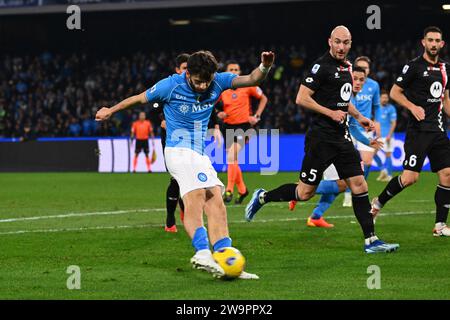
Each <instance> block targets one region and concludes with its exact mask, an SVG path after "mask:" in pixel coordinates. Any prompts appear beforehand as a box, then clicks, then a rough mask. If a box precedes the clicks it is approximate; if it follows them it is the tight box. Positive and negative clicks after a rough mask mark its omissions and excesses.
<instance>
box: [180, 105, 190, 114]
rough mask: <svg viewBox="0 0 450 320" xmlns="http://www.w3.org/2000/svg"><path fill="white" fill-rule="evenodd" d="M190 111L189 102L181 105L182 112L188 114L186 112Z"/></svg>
mask: <svg viewBox="0 0 450 320" xmlns="http://www.w3.org/2000/svg"><path fill="white" fill-rule="evenodd" d="M188 111H189V106H188V105H187V104H182V105H181V106H180V112H181V113H182V114H186V113H188Z"/></svg>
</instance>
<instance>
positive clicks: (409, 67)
mask: <svg viewBox="0 0 450 320" xmlns="http://www.w3.org/2000/svg"><path fill="white" fill-rule="evenodd" d="M414 70H415V68H414V65H413V64H405V65H404V66H403V69H402V72H401V73H400V75H399V76H398V77H397V79H396V80H395V84H396V85H398V86H399V87H401V88H406V87H408V86H409V84H410V83H411V81H412V80H413V79H414V76H415V71H414Z"/></svg>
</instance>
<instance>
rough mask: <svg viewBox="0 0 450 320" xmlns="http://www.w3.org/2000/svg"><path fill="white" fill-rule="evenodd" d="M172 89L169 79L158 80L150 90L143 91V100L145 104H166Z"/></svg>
mask: <svg viewBox="0 0 450 320" xmlns="http://www.w3.org/2000/svg"><path fill="white" fill-rule="evenodd" d="M172 89H173V85H172V81H171V79H170V78H165V79H162V80H160V81H159V82H158V83H156V84H155V85H154V86H153V87H151V88H150V89H147V91H145V98H146V99H147V102H167V101H168V99H169V95H170V93H171V91H172Z"/></svg>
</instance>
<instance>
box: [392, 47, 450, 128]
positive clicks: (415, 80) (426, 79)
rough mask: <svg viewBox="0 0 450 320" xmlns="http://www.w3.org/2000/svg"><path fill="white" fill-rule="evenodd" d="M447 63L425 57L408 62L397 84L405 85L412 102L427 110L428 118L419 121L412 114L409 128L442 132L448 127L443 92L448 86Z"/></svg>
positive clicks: (406, 94) (449, 68)
mask: <svg viewBox="0 0 450 320" xmlns="http://www.w3.org/2000/svg"><path fill="white" fill-rule="evenodd" d="M449 71H450V67H449V65H448V63H446V62H444V61H442V60H439V62H438V63H436V64H432V63H429V62H428V61H426V60H425V59H424V58H423V56H420V57H417V58H415V59H413V60H411V61H410V62H408V63H407V64H406V65H405V66H404V67H403V70H402V72H401V74H400V75H399V76H398V77H397V80H396V81H395V83H396V84H397V85H398V86H400V87H401V88H403V90H404V94H405V96H406V97H407V98H408V100H409V101H411V102H412V103H414V104H415V105H417V106H420V107H422V108H423V109H424V110H425V119H424V120H422V121H417V120H416V118H415V117H414V116H413V115H412V114H411V113H410V114H409V121H408V130H410V129H413V130H418V131H442V132H444V131H445V130H446V115H445V113H444V110H443V108H444V106H443V101H444V92H445V90H448V88H449V81H448V78H449Z"/></svg>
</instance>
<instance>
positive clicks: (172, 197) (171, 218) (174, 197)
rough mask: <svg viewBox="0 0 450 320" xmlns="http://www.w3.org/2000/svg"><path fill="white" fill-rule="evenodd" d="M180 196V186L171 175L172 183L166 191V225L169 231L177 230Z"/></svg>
mask: <svg viewBox="0 0 450 320" xmlns="http://www.w3.org/2000/svg"><path fill="white" fill-rule="evenodd" d="M179 197H180V186H179V185H178V182H177V180H175V179H174V178H173V177H170V183H169V186H168V187H167V191H166V226H165V230H166V231H167V232H177V226H176V224H175V210H176V208H177V202H178V201H179Z"/></svg>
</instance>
